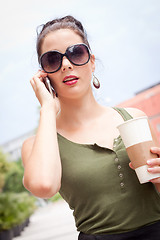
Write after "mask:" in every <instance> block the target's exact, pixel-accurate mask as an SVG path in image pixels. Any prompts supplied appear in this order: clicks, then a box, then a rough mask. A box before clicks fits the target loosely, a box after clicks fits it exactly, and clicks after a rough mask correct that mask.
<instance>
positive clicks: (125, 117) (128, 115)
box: [114, 107, 133, 121]
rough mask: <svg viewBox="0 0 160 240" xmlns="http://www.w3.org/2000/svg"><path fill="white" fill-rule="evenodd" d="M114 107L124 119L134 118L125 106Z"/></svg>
mask: <svg viewBox="0 0 160 240" xmlns="http://www.w3.org/2000/svg"><path fill="white" fill-rule="evenodd" d="M114 109H115V110H116V111H117V112H118V113H119V114H120V115H121V116H122V117H123V119H124V121H127V120H129V119H132V118H133V117H132V116H131V115H130V114H129V113H128V112H127V111H126V110H125V109H124V108H118V107H114Z"/></svg>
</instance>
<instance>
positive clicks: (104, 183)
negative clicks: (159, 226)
mask: <svg viewBox="0 0 160 240" xmlns="http://www.w3.org/2000/svg"><path fill="white" fill-rule="evenodd" d="M116 110H117V111H118V112H119V113H120V114H121V115H122V117H123V118H124V120H129V119H131V118H132V117H131V116H130V115H129V113H128V112H127V111H126V110H124V109H120V108H116ZM58 142H59V149H60V157H61V162H62V180H61V189H60V194H61V195H62V197H63V198H64V199H65V201H66V202H67V203H68V204H69V206H70V208H71V209H72V210H73V215H74V217H75V222H76V227H77V230H78V231H81V232H83V233H86V234H114V233H123V232H128V231H132V230H135V229H137V228H139V227H141V226H144V225H148V224H151V223H154V222H156V221H158V220H160V196H159V194H158V192H157V191H156V189H155V187H154V185H153V184H152V183H145V184H140V183H139V181H138V179H137V176H136V174H135V171H134V170H132V169H130V167H129V162H130V161H129V158H128V155H127V152H126V150H125V147H124V144H123V141H122V139H121V137H120V136H119V137H118V138H116V139H114V147H113V150H111V149H108V148H105V147H100V146H98V145H97V144H78V143H74V142H72V141H69V140H67V139H66V138H65V137H63V136H61V135H60V134H58Z"/></svg>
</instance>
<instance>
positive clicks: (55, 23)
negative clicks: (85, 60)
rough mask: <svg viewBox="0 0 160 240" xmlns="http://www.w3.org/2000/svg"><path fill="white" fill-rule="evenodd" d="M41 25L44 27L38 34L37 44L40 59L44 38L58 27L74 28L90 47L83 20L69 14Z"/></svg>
mask: <svg viewBox="0 0 160 240" xmlns="http://www.w3.org/2000/svg"><path fill="white" fill-rule="evenodd" d="M40 27H42V29H41V31H40V33H37V34H38V36H37V44H36V48H37V55H38V60H39V58H40V56H41V46H42V43H43V40H44V38H45V37H46V35H47V34H48V33H50V32H52V31H55V30H58V29H71V30H73V31H74V32H76V33H77V34H78V35H79V36H80V37H81V38H82V41H83V42H84V43H85V44H86V45H87V46H88V47H89V48H90V46H89V43H88V40H87V34H86V31H85V30H84V28H83V26H82V24H81V22H80V21H78V20H77V19H75V18H74V17H73V16H70V15H68V16H65V17H63V18H56V19H54V20H52V21H49V22H47V23H46V24H44V25H41V26H40Z"/></svg>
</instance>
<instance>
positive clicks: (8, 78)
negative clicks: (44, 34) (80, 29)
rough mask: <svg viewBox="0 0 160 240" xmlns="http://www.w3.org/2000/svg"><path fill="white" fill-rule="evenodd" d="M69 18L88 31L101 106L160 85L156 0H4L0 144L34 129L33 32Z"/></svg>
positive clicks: (0, 50) (0, 40)
mask: <svg viewBox="0 0 160 240" xmlns="http://www.w3.org/2000/svg"><path fill="white" fill-rule="evenodd" d="M68 14H71V15H73V16H74V17H76V18H78V19H79V20H80V21H82V23H83V25H84V27H85V29H86V31H87V33H88V38H89V42H90V45H91V48H92V52H93V53H94V54H95V56H96V58H97V60H96V72H95V75H96V76H97V77H98V78H99V80H100V82H101V88H100V90H98V91H97V93H96V97H97V99H98V100H99V101H100V102H101V103H102V104H106V105H109V106H113V105H115V104H118V103H120V102H122V101H124V100H126V99H129V98H131V97H133V96H134V94H135V93H136V92H138V91H140V90H142V89H144V88H147V87H149V86H151V85H153V84H156V83H158V82H159V81H160V1H159V0H79V1H76V0H57V1H55V0H45V1H44V0H43V1H42V0H23V1H22V0H14V1H12V0H5V1H3V4H1V8H0V33H1V34H0V35H1V36H0V56H1V57H0V144H3V143H5V142H7V141H10V140H12V139H14V138H16V137H19V136H21V135H23V134H25V133H27V132H28V131H30V130H32V129H34V128H36V127H37V124H38V119H39V110H38V106H39V103H38V100H37V99H36V98H35V95H34V92H33V91H32V88H31V86H30V83H29V79H30V78H31V77H32V75H33V74H34V73H35V72H36V71H37V69H38V67H39V66H38V63H37V56H36V51H35V45H36V28H37V26H38V25H41V24H43V23H45V22H47V21H49V20H51V19H53V18H55V17H62V16H64V15H68Z"/></svg>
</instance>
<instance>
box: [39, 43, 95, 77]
mask: <svg viewBox="0 0 160 240" xmlns="http://www.w3.org/2000/svg"><path fill="white" fill-rule="evenodd" d="M64 56H65V57H66V58H67V59H68V60H69V61H70V62H71V63H72V64H74V65H76V66H82V65H85V64H87V63H88V62H89V59H90V56H91V53H90V50H89V48H88V46H87V45H86V44H84V43H80V44H75V45H72V46H70V47H68V48H67V49H66V52H65V53H64V54H62V53H60V52H58V51H49V52H46V53H44V54H42V55H41V57H40V64H41V67H42V69H43V70H44V71H45V72H46V73H55V72H57V71H58V70H59V69H60V68H61V66H62V60H63V57H64Z"/></svg>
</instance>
